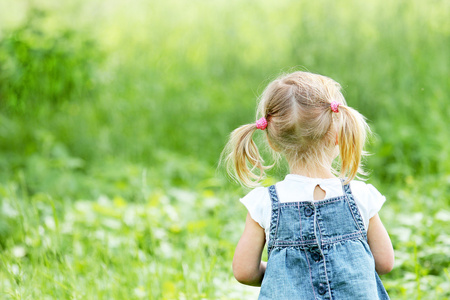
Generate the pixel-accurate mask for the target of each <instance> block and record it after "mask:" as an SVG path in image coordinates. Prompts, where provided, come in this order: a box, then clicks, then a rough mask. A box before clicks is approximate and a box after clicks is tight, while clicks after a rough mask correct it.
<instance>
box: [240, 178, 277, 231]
mask: <svg viewBox="0 0 450 300" xmlns="http://www.w3.org/2000/svg"><path fill="white" fill-rule="evenodd" d="M240 201H241V203H242V204H244V206H245V207H246V208H247V210H248V212H249V213H250V216H251V217H252V219H253V220H255V222H257V223H258V224H259V226H261V227H262V228H264V229H265V228H269V226H270V224H267V220H268V221H269V223H270V213H271V212H270V196H269V192H268V190H267V188H264V187H258V188H256V189H254V190H252V191H251V192H250V193H248V194H247V195H246V196H245V197H243V198H241V199H240ZM267 207H269V209H267Z"/></svg>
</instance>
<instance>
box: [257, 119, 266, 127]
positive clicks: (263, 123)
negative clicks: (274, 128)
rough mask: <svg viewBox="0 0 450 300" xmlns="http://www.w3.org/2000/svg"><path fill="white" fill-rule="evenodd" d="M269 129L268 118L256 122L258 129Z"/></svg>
mask: <svg viewBox="0 0 450 300" xmlns="http://www.w3.org/2000/svg"><path fill="white" fill-rule="evenodd" d="M266 127H267V120H266V118H264V117H262V118H261V119H259V120H258V121H256V128H258V129H261V130H264V129H266Z"/></svg>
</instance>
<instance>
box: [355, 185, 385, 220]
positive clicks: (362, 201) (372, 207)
mask: <svg viewBox="0 0 450 300" xmlns="http://www.w3.org/2000/svg"><path fill="white" fill-rule="evenodd" d="M350 189H351V191H352V194H353V196H354V198H355V202H356V204H357V205H358V208H359V210H360V212H361V214H362V215H363V219H364V221H365V223H366V222H367V224H366V227H367V226H368V220H370V218H372V217H373V216H375V215H376V214H377V213H378V212H379V211H380V209H381V207H382V206H383V204H384V202H386V197H385V196H383V195H382V194H381V193H380V192H379V191H378V189H377V188H375V187H374V186H373V185H371V184H368V183H365V182H363V181H359V180H352V181H351V182H350Z"/></svg>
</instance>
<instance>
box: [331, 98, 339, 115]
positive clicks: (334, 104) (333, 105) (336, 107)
mask: <svg viewBox="0 0 450 300" xmlns="http://www.w3.org/2000/svg"><path fill="white" fill-rule="evenodd" d="M339 105H340V103H339V102H337V101H336V100H333V101H331V103H330V106H331V110H332V111H334V112H335V113H338V112H339Z"/></svg>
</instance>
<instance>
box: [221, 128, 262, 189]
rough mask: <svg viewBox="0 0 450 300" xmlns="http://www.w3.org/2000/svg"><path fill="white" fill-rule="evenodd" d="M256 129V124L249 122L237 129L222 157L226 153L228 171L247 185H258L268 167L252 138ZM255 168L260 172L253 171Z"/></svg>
mask: <svg viewBox="0 0 450 300" xmlns="http://www.w3.org/2000/svg"><path fill="white" fill-rule="evenodd" d="M256 129H257V127H256V125H255V124H247V125H243V126H241V127H239V128H237V129H235V130H234V131H233V132H232V133H231V135H230V140H229V141H228V144H227V146H226V147H225V150H224V152H223V153H222V158H223V157H224V156H225V155H226V157H225V159H224V160H225V163H226V167H227V173H228V174H229V175H230V176H231V177H232V178H234V179H235V180H236V181H238V182H240V183H241V184H243V185H244V186H247V187H255V186H257V182H258V181H260V180H261V179H262V178H263V177H264V170H266V169H268V167H266V166H264V164H263V163H264V161H263V159H262V157H261V155H260V154H259V150H258V147H257V146H256V144H255V142H254V141H253V138H252V137H253V134H254V132H255V130H256ZM221 160H222V161H223V159H221ZM249 166H250V167H249ZM255 169H259V174H255V173H254V172H253V171H254V170H255Z"/></svg>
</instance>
